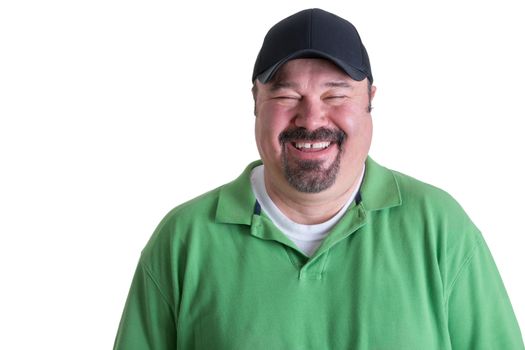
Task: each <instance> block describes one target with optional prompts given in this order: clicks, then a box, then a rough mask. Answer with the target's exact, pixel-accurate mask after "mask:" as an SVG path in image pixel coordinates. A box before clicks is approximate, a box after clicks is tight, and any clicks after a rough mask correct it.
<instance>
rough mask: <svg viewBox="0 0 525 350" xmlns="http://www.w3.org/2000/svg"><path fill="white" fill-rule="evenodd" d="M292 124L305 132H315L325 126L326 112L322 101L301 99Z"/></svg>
mask: <svg viewBox="0 0 525 350" xmlns="http://www.w3.org/2000/svg"><path fill="white" fill-rule="evenodd" d="M294 122H295V125H296V126H297V127H303V128H305V129H307V130H316V129H319V128H320V127H323V126H326V124H327V118H326V111H325V109H324V108H323V104H322V101H320V100H315V99H311V98H306V97H303V98H302V99H301V101H300V103H299V106H298V108H297V115H296V116H295V120H294Z"/></svg>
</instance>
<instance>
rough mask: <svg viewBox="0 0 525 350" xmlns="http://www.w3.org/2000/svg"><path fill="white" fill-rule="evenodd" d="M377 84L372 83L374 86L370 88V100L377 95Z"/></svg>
mask: <svg viewBox="0 0 525 350" xmlns="http://www.w3.org/2000/svg"><path fill="white" fill-rule="evenodd" d="M376 90H377V88H376V86H375V85H372V87H371V88H370V101H372V100H373V99H374V96H375V95H376Z"/></svg>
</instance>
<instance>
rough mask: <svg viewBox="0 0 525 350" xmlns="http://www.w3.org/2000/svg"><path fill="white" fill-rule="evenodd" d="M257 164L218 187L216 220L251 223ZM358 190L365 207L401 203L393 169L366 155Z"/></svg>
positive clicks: (380, 206) (376, 207)
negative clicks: (253, 176) (254, 173)
mask: <svg viewBox="0 0 525 350" xmlns="http://www.w3.org/2000/svg"><path fill="white" fill-rule="evenodd" d="M261 164H262V162H261V161H260V160H258V161H255V162H253V163H250V164H249V165H248V166H247V167H246V168H245V169H244V171H243V172H242V174H241V175H240V176H239V177H238V178H237V179H235V180H233V181H232V182H230V183H228V184H226V185H224V186H222V187H221V189H220V192H219V200H218V203H217V211H216V215H215V219H216V221H217V222H219V223H228V224H241V225H251V223H252V217H253V213H254V207H255V205H256V200H255V195H254V194H253V192H252V190H251V184H250V174H251V171H252V169H253V168H255V167H256V166H258V165H261ZM359 194H360V198H361V205H362V206H363V208H364V209H365V210H366V211H374V210H381V209H386V208H390V207H395V206H398V205H401V203H402V200H401V193H400V191H399V185H398V183H397V181H396V178H395V176H394V173H393V172H392V171H391V170H389V169H387V168H385V167H383V166H381V165H379V164H378V163H376V162H375V161H374V160H372V158H370V157H368V158H367V160H366V171H365V176H364V179H363V182H362V184H361V188H360V190H359Z"/></svg>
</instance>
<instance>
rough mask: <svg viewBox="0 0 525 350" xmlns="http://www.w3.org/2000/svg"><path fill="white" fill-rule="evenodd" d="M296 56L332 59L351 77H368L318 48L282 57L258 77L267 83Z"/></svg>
mask: <svg viewBox="0 0 525 350" xmlns="http://www.w3.org/2000/svg"><path fill="white" fill-rule="evenodd" d="M296 58H324V59H327V60H329V61H332V62H333V63H334V64H335V65H336V66H338V67H339V68H341V69H342V70H343V71H344V72H345V73H346V74H348V75H349V76H350V78H352V79H354V80H357V81H361V80H363V79H365V78H366V74H365V73H364V72H363V71H361V70H359V69H357V68H355V67H353V66H350V65H348V64H346V63H344V62H343V61H341V60H339V59H338V58H336V57H333V56H331V55H327V54H325V53H324V52H321V51H318V50H312V49H306V50H300V51H297V52H294V53H293V54H291V55H288V56H287V57H285V58H283V59H281V60H280V61H279V62H277V63H276V64H274V65H273V66H271V67H270V68H268V69H266V70H265V71H264V72H262V73H261V74H259V75H258V76H257V78H256V79H257V80H259V81H260V82H261V83H263V84H266V83H267V82H269V81H270V80H272V78H273V77H274V75H275V73H277V71H278V70H279V68H281V66H282V65H283V64H285V63H286V62H288V61H290V60H293V59H296Z"/></svg>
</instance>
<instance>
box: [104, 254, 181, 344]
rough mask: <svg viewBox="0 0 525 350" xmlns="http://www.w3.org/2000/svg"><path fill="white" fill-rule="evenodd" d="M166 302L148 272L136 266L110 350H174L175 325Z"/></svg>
mask: <svg viewBox="0 0 525 350" xmlns="http://www.w3.org/2000/svg"><path fill="white" fill-rule="evenodd" d="M168 301H169V298H167V296H166V295H165V294H163V292H162V289H161V288H160V286H159V283H158V282H157V281H156V279H155V278H154V276H153V274H152V273H151V271H150V270H149V269H148V268H147V266H146V265H145V264H144V263H143V262H142V261H141V262H139V264H138V267H137V270H136V272H135V275H134V277H133V282H132V284H131V288H130V291H129V294H128V298H127V301H126V305H125V307H124V312H123V315H122V319H121V321H120V325H119V329H118V332H117V336H116V339H115V344H114V347H113V349H114V350H150V349H151V350H153V349H155V350H165V349H166V350H167V349H176V348H177V330H176V322H175V317H174V312H173V307H172V305H170V303H169V302H168Z"/></svg>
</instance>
